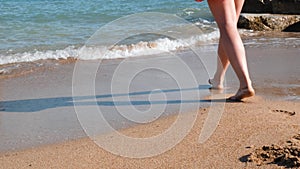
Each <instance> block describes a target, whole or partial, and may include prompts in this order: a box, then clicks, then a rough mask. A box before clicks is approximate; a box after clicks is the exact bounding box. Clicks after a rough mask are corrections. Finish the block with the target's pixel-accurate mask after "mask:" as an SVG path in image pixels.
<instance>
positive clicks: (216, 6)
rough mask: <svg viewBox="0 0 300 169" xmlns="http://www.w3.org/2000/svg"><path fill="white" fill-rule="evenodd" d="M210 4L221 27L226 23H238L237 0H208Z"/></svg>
mask: <svg viewBox="0 0 300 169" xmlns="http://www.w3.org/2000/svg"><path fill="white" fill-rule="evenodd" d="M208 5H209V8H210V10H211V12H212V14H213V16H214V18H215V20H216V22H217V24H218V26H219V27H220V28H221V27H223V26H226V25H232V24H233V25H236V23H237V12H236V5H235V0H208Z"/></svg>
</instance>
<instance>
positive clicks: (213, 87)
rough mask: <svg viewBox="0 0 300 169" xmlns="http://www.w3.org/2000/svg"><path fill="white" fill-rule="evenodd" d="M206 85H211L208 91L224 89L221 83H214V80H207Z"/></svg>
mask: <svg viewBox="0 0 300 169" xmlns="http://www.w3.org/2000/svg"><path fill="white" fill-rule="evenodd" d="M208 83H209V84H210V85H211V87H210V88H209V89H215V90H222V89H223V88H224V87H223V85H222V84H221V83H218V82H216V81H215V80H214V79H208Z"/></svg>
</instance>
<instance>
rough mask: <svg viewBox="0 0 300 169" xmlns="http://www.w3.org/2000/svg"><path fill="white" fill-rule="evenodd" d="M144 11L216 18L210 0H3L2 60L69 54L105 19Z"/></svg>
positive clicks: (0, 25) (0, 8)
mask: <svg viewBox="0 0 300 169" xmlns="http://www.w3.org/2000/svg"><path fill="white" fill-rule="evenodd" d="M141 12H162V13H168V14H174V15H176V16H179V17H182V18H184V19H186V20H189V21H191V22H193V23H196V22H202V23H207V24H212V23H213V22H212V21H213V17H212V16H211V14H210V11H209V9H208V6H207V3H205V2H204V3H197V2H195V1H193V0H190V1H184V0H172V1H171V0H164V1H160V0H152V1H144V0H131V1H129V0H127V1H125V0H114V1H112V0H72V1H71V0H52V1H48V0H15V1H11V0H0V64H6V63H13V62H22V61H33V60H37V59H47V58H60V57H61V58H64V57H69V56H67V55H66V56H64V54H63V53H68V54H69V55H71V54H72V52H73V53H74V51H73V50H74V49H76V48H78V46H81V45H83V44H84V43H85V42H86V41H87V39H88V38H89V37H90V36H91V35H93V34H94V33H95V32H96V31H97V30H98V29H99V28H101V27H102V26H104V25H105V24H107V23H110V22H111V21H114V20H116V19H118V18H120V17H124V16H127V15H131V14H136V13H141ZM57 50H62V51H57ZM45 53H46V54H47V56H42V55H45ZM37 55H39V56H37ZM50 55H59V56H50ZM21 58H23V59H21Z"/></svg>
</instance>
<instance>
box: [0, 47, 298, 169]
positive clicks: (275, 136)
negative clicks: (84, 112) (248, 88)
mask: <svg viewBox="0 0 300 169" xmlns="http://www.w3.org/2000/svg"><path fill="white" fill-rule="evenodd" d="M215 49H216V47H215V46H212V47H209V48H206V49H200V48H198V49H195V50H194V52H196V53H198V54H200V55H201V60H199V58H198V57H197V56H196V55H195V54H194V53H193V52H191V51H185V52H181V53H179V54H177V56H178V57H177V56H175V57H174V55H173V56H172V55H169V54H167V55H164V56H159V57H149V56H148V57H147V56H146V57H142V58H131V59H128V60H127V62H126V64H125V66H127V67H129V68H134V67H133V65H135V66H136V65H142V66H141V68H140V70H141V69H142V68H143V66H144V67H149V65H147V64H146V63H155V64H154V65H150V67H151V66H152V67H153V66H156V67H158V68H161V67H163V68H166V69H169V70H173V68H174V67H175V68H176V69H178V67H179V66H180V65H176V64H183V63H185V64H186V65H188V67H189V68H190V70H191V72H189V73H191V74H192V80H194V81H191V82H190V83H186V84H185V83H184V84H183V87H179V86H178V84H181V83H183V82H182V79H180V78H179V77H181V76H176V74H175V75H174V77H177V79H176V78H175V79H176V80H175V81H174V77H171V76H169V75H168V74H166V73H164V72H163V71H158V70H148V71H144V72H142V71H141V72H142V73H140V74H139V76H136V77H135V78H134V79H133V80H132V84H130V86H129V89H128V88H126V89H128V91H122V90H116V91H111V89H110V84H111V82H112V80H113V77H114V76H113V75H115V72H116V70H117V69H116V68H118V67H120V63H123V62H122V61H123V60H113V61H112V60H111V61H104V62H102V65H101V69H100V70H98V74H97V75H96V78H95V79H96V83H95V84H96V88H95V95H96V100H97V103H98V105H97V106H99V107H100V108H101V111H102V113H103V114H104V116H105V118H106V120H107V121H108V122H109V123H110V124H111V125H112V126H113V127H114V128H115V129H118V130H120V131H121V132H122V133H125V134H126V135H129V136H132V137H138V138H143V137H148V136H152V135H157V134H159V133H161V132H162V131H164V130H165V129H166V128H168V127H169V126H170V124H172V123H173V122H174V120H175V119H176V117H177V116H178V110H180V105H184V106H185V109H183V110H182V111H183V112H184V113H186V114H189V113H191V112H197V115H198V116H197V118H195V119H196V122H195V124H194V125H193V128H192V130H191V131H190V132H189V133H188V135H187V136H186V137H184V139H183V141H182V142H180V143H179V144H177V145H176V146H175V147H173V148H172V149H170V150H169V151H167V152H165V153H163V154H160V155H158V156H155V157H151V158H145V159H131V158H125V157H121V156H119V155H114V154H111V153H109V152H107V151H105V150H103V149H101V148H100V147H98V146H97V145H96V144H95V143H94V142H93V141H91V140H90V139H88V138H86V137H87V136H86V133H85V132H84V131H83V129H82V127H81V125H80V123H79V121H78V119H77V115H78V114H76V113H75V110H74V103H77V101H78V106H79V107H83V108H87V107H89V106H93V102H92V101H93V99H94V98H93V97H91V95H89V92H90V91H84V92H83V93H77V95H75V96H76V97H77V98H75V101H74V100H73V98H72V90H73V91H74V86H73V89H72V76H73V70H74V64H75V63H69V64H61V65H58V66H57V67H56V68H53V69H51V70H50V69H44V70H41V71H36V72H33V73H30V74H27V75H25V76H18V77H14V78H5V79H3V80H1V82H0V86H1V100H2V101H1V103H0V104H1V105H2V110H1V111H0V119H1V121H0V135H1V140H0V151H2V153H1V155H0V163H1V167H3V168H27V167H28V168H51V167H52V168H53V167H57V168H67V167H69V168H145V167H146V168H213V167H214V168H219V166H223V167H224V168H232V167H233V168H236V167H237V168H242V167H245V166H248V167H251V166H255V164H252V163H244V162H243V161H245V159H244V158H245V157H244V156H246V155H248V154H249V153H251V152H252V151H254V149H255V148H258V147H260V146H262V145H266V144H276V143H281V142H283V141H285V140H287V139H288V138H290V137H292V136H293V135H295V134H297V133H299V128H300V125H299V120H300V112H299V110H300V104H299V88H300V86H299V84H300V79H299V73H300V68H299V64H298V63H299V49H297V48H290V49H284V48H281V49H276V48H273V49H272V48H269V49H260V48H251V47H249V48H247V54H248V60H249V69H250V71H251V76H252V77H253V83H254V87H255V89H256V90H257V96H256V97H254V98H251V99H248V100H246V101H245V102H244V103H225V102H224V100H222V99H221V100H220V102H221V103H222V102H223V103H225V111H224V113H223V114H222V118H221V121H220V123H219V124H218V127H217V129H216V131H215V132H214V133H213V135H212V136H211V137H210V138H209V140H207V141H206V142H204V143H202V144H201V143H199V141H198V138H199V135H200V131H201V129H202V128H203V123H204V121H205V119H206V118H207V117H208V112H209V110H210V108H209V106H210V104H211V103H212V100H213V99H211V98H207V97H208V96H210V95H211V94H212V93H210V91H209V90H208V87H209V86H207V79H208V77H209V76H211V74H212V73H213V71H214V69H215V67H214V65H215ZM178 58H181V61H183V62H180V63H178V62H176V59H178ZM212 58H213V59H212ZM86 63H88V64H86ZM85 64H86V65H85ZM97 64H98V63H97V61H88V62H84V63H83V66H86V67H83V68H84V69H83V70H85V71H84V72H83V74H79V75H80V77H81V78H80V81H79V83H78V84H76V85H77V86H79V87H80V86H81V87H85V85H86V83H85V81H84V79H86V78H87V79H88V78H90V77H89V72H92V71H94V70H93V69H92V66H91V65H97ZM164 65H169V66H167V67H164ZM204 65H205V66H204ZM136 67H138V66H136ZM125 70H128V72H121V73H124V74H125V75H126V73H127V74H128V73H130V71H129V70H130V69H125ZM182 72H184V71H182ZM182 72H181V73H182ZM84 73H85V74H84ZM124 74H120V75H119V76H117V77H118V78H117V79H118V80H120V81H121V82H120V83H117V84H120V86H121V87H120V88H118V87H117V89H121V88H122V84H126V83H125V82H126V78H127V77H126V76H124ZM179 75H181V74H180V73H179ZM183 75H184V74H183ZM92 77H94V76H92ZM183 77H184V78H183V81H184V79H185V78H189V77H185V76H183ZM194 77H195V78H194ZM178 78H179V79H178ZM193 78H194V79H193ZM73 80H74V79H73ZM81 80H82V81H81ZM226 80H227V86H228V87H227V89H226V91H225V92H226V93H227V94H226V96H229V95H231V94H233V93H234V92H235V91H236V89H237V88H236V86H237V79H236V77H235V76H234V74H233V71H232V69H230V70H229V71H228V74H227V78H226ZM178 81H179V83H178ZM198 85H200V86H198ZM155 89H161V90H163V91H164V92H165V93H167V94H165V97H167V101H168V102H167V103H168V104H166V102H158V101H161V100H163V99H164V96H163V95H161V92H157V95H156V93H155V92H154V91H156V90H155ZM151 92H154V93H152V94H151ZM182 93H183V94H184V97H183V98H182V95H181V94H182ZM73 94H74V93H73ZM115 95H117V97H118V98H119V97H120V98H119V100H118V98H117V100H114V101H112V98H113V96H115ZM128 96H129V97H130V99H132V100H130V101H131V102H128V100H125V102H124V97H128ZM152 96H153V99H154V100H153V101H154V102H153V103H155V104H154V108H161V107H160V106H161V105H167V106H166V109H165V110H164V111H163V112H162V113H161V114H155V113H154V114H151V113H150V115H145V117H144V116H140V115H138V114H137V115H136V116H134V117H132V118H135V120H137V121H144V122H147V121H153V119H156V118H157V116H160V118H158V119H157V120H155V121H153V122H151V123H146V124H139V123H137V122H132V121H130V120H126V118H124V117H123V116H122V115H120V114H118V110H117V109H116V107H121V108H124V110H125V112H126V110H131V109H130V105H131V104H133V105H134V106H135V108H136V110H139V111H145V110H148V109H149V106H150V104H151V103H152V102H149V100H148V99H149V98H151V97H152ZM156 96H157V97H156ZM76 99H77V100H76ZM156 99H157V100H156ZM209 100H210V101H209ZM116 103H118V104H117V105H116ZM280 110H283V112H281V111H280ZM139 111H137V112H139ZM285 111H287V112H295V114H294V115H290V114H289V113H284V112H285ZM99 127H100V128H101V127H103V128H101V130H100V131H97V133H98V134H104V133H109V130H107V129H106V128H105V126H101V125H100V126H99ZM247 147H250V148H247ZM265 167H270V168H272V167H274V165H273V166H272V165H271V166H265ZM275 167H276V165H275Z"/></svg>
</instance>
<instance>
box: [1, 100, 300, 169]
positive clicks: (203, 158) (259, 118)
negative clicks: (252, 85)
mask: <svg viewBox="0 0 300 169" xmlns="http://www.w3.org/2000/svg"><path fill="white" fill-rule="evenodd" d="M225 106H226V108H225V112H224V113H223V116H222V119H221V121H220V123H219V125H218V127H217V129H216V131H215V132H214V134H213V135H212V136H211V137H210V138H209V140H207V141H206V142H205V143H203V144H200V143H199V142H198V138H199V134H200V131H201V128H202V125H203V121H204V120H205V118H206V117H207V113H208V109H206V108H202V109H199V112H198V116H197V120H196V123H195V125H194V127H193V128H192V130H191V131H190V133H189V134H188V135H187V136H186V137H185V138H184V140H183V141H182V142H180V143H179V144H177V145H176V146H175V147H174V148H172V149H171V150H169V151H167V152H165V153H163V154H160V155H157V156H154V157H151V158H143V159H131V158H125V157H121V156H118V155H115V154H111V153H109V152H107V151H105V150H103V149H102V148H100V147H98V146H97V145H96V144H95V143H94V142H93V141H91V140H90V139H88V138H85V139H78V140H74V141H68V142H64V143H62V144H54V145H47V146H42V147H37V148H33V149H27V150H22V151H16V152H7V153H3V154H1V156H0V163H1V168H253V167H254V168H255V167H257V166H258V164H260V165H263V168H279V167H280V166H279V164H272V163H271V164H269V163H268V164H267V163H265V162H262V163H255V162H249V160H248V158H249V155H251V156H253V155H254V154H255V152H257V150H256V149H259V148H260V147H263V146H264V147H266V146H267V145H272V144H274V145H282V144H283V143H285V142H286V140H287V139H288V138H291V137H292V136H293V135H296V134H297V133H299V131H300V125H299V120H300V112H299V110H300V104H299V103H298V102H282V101H281V102H276V101H268V100H265V99H262V98H260V97H254V98H251V99H248V100H246V101H245V102H243V103H226V105H225ZM277 110H283V111H282V112H281V111H277ZM286 112H295V113H292V114H290V113H286ZM175 118H176V115H173V116H170V117H167V118H161V119H159V120H156V121H155V122H152V123H149V124H145V125H139V126H135V127H132V128H128V129H124V130H122V131H121V132H122V133H124V134H126V135H128V136H131V137H139V138H142V137H148V136H151V135H155V134H157V133H159V132H161V131H163V130H164V129H165V128H168V126H169V125H170V124H172V122H173V121H174V119H175ZM145 133H147V134H146V135H145ZM157 144H159V143H157ZM295 146H298V147H297V148H298V149H299V144H297V145H295ZM251 153H252V154H251ZM258 158H259V157H258ZM247 161H248V162H247ZM252 161H255V160H254V159H253V160H252ZM256 161H257V160H256ZM288 166H289V164H286V166H285V163H284V164H283V167H288Z"/></svg>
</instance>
